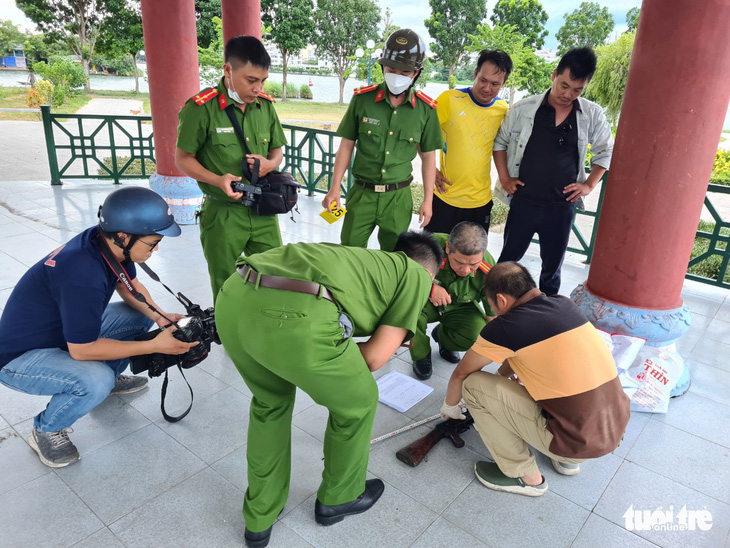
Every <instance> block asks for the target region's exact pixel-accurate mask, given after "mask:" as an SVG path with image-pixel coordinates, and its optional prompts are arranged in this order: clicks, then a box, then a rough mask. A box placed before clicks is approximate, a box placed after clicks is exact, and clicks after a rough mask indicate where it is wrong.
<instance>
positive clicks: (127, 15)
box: [97, 1, 144, 93]
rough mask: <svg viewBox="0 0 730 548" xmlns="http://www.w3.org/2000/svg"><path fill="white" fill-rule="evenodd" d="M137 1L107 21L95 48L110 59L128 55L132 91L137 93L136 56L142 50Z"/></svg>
mask: <svg viewBox="0 0 730 548" xmlns="http://www.w3.org/2000/svg"><path fill="white" fill-rule="evenodd" d="M140 9H141V8H140V4H139V1H137V2H131V3H129V4H126V5H125V6H123V7H122V9H121V10H120V11H119V12H118V13H116V15H115V16H114V17H112V18H110V19H109V21H108V22H107V23H106V26H105V27H104V32H103V33H102V34H101V35H100V36H99V41H98V43H97V48H98V49H99V51H101V52H102V53H103V54H106V55H109V56H112V57H121V56H125V55H130V56H131V57H132V65H133V66H134V91H135V92H137V93H139V69H137V54H138V53H139V52H140V51H142V50H143V49H144V40H143V38H142V14H141V12H140Z"/></svg>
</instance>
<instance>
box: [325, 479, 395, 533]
mask: <svg viewBox="0 0 730 548" xmlns="http://www.w3.org/2000/svg"><path fill="white" fill-rule="evenodd" d="M384 490H385V485H383V482H382V481H381V480H379V479H371V480H367V481H366V482H365V491H364V492H363V494H362V495H360V496H359V497H357V498H356V499H355V500H351V501H350V502H345V503H343V504H333V505H331V506H330V505H327V504H322V503H321V502H319V499H317V502H316V503H315V505H314V519H315V520H316V521H317V523H319V524H320V525H332V524H335V523H338V522H340V521H342V520H343V519H345V516H351V515H353V514H361V513H363V512H365V511H367V510H369V509H370V507H372V505H373V504H375V503H376V502H378V499H379V498H380V495H382V494H383V491H384Z"/></svg>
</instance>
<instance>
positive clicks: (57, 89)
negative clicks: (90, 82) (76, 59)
mask: <svg viewBox="0 0 730 548" xmlns="http://www.w3.org/2000/svg"><path fill="white" fill-rule="evenodd" d="M33 72H35V73H36V74H38V75H39V76H40V77H41V78H44V79H46V80H50V81H51V82H53V88H54V90H53V104H54V106H57V107H58V106H61V105H62V104H63V103H64V101H65V100H66V95H67V94H68V93H69V92H70V91H71V90H73V89H76V88H80V87H82V86H83V85H84V83H86V75H85V74H84V70H83V69H82V68H81V67H80V66H79V65H75V64H74V63H72V62H71V61H69V60H67V59H63V58H60V57H56V58H53V59H51V60H50V62H49V64H46V63H45V62H44V61H40V62H38V63H33Z"/></svg>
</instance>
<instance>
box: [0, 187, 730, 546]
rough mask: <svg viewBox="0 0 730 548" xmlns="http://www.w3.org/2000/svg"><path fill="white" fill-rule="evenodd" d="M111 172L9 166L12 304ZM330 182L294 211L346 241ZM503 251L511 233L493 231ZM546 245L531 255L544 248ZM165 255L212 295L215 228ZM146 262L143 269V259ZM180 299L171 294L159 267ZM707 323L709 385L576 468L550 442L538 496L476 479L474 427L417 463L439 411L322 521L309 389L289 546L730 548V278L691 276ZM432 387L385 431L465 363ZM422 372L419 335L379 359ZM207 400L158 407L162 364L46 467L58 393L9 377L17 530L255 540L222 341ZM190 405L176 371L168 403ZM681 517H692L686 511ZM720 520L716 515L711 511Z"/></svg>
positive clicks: (698, 385) (165, 541)
mask: <svg viewBox="0 0 730 548" xmlns="http://www.w3.org/2000/svg"><path fill="white" fill-rule="evenodd" d="M110 190H112V187H111V186H110V185H109V184H101V183H84V184H81V183H78V184H67V185H65V186H64V187H63V188H50V187H49V185H47V184H42V183H33V182H3V183H0V236H1V237H0V307H2V306H4V304H5V302H6V300H7V298H8V295H9V294H10V291H11V289H12V287H13V285H14V284H15V283H16V282H17V280H18V278H19V277H20V276H21V275H22V274H23V273H24V272H25V270H26V269H27V268H28V267H29V266H30V265H32V264H33V263H34V262H35V261H37V260H38V259H40V258H41V257H42V256H44V255H45V254H47V253H48V252H49V251H51V250H52V249H54V248H55V247H57V246H58V244H59V243H61V242H64V241H65V240H67V239H69V238H70V237H72V236H73V235H74V234H75V233H76V232H78V231H80V230H82V229H84V228H86V227H87V226H91V225H92V224H94V223H95V221H96V208H97V206H98V204H100V203H101V202H102V200H103V198H104V196H105V195H106V194H107V193H108V192H109V191H110ZM318 204H319V199H318V198H306V197H303V198H302V199H301V206H300V209H301V211H302V214H301V215H300V216H298V217H297V222H296V224H295V223H292V222H290V221H289V220H286V219H285V218H283V217H282V218H281V227H282V231H283V235H284V241H285V242H286V243H288V242H295V241H337V240H338V234H337V228H338V227H337V226H335V227H334V228H332V227H329V226H328V225H326V224H325V223H324V222H323V221H322V220H321V219H320V218H319V217H318V216H317V212H318V211H319V206H318ZM491 240H492V241H491V243H490V246H489V248H490V251H491V252H492V254H493V255H495V256H497V255H498V253H499V248H500V246H501V240H502V237H501V235H493V236H492V238H491ZM534 251H535V250H534V249H532V250H531V255H529V256H528V257H526V259H525V263H526V264H527V265H528V267H529V268H530V269H531V270H532V271H533V272H535V271H537V269H539V259H538V258H537V255H536V254H535V252H534ZM150 265H151V266H152V268H153V269H154V270H156V271H157V272H158V274H160V275H161V276H162V278H163V280H164V281H165V282H166V283H167V284H168V285H170V286H172V287H173V288H174V289H175V290H179V291H182V292H184V293H185V294H187V295H188V297H190V298H191V299H192V300H194V301H197V302H199V303H200V304H202V305H204V306H209V305H210V304H211V295H210V290H209V286H208V279H207V274H206V266H205V263H204V261H203V256H202V252H201V249H200V244H199V241H198V229H197V227H195V226H187V227H185V228H184V230H183V234H182V236H181V237H179V238H166V239H165V241H164V242H163V244H162V246H161V249H160V251H159V252H158V253H157V254H156V256H155V257H154V258H153V259H152V260H150ZM586 275H587V267H585V266H584V265H582V264H581V263H580V262H579V258H577V257H569V259H568V264H566V266H565V269H564V282H563V288H564V292H565V293H566V294H567V293H569V292H570V291H571V290H572V288H573V287H575V285H576V284H578V283H580V282H582V281H583V280H584V279H585V277H586ZM140 276H141V278H142V279H145V275H144V274H140ZM145 283H146V284H147V286H148V288H149V289H150V290H151V291H152V292H153V295H154V297H155V298H156V299H157V300H158V302H159V303H160V304H162V305H163V306H170V305H171V304H172V302H173V301H172V297H171V296H169V295H168V294H167V293H165V292H164V289H162V287H161V286H159V285H158V284H156V283H154V282H152V281H151V280H146V279H145ZM683 296H684V299H685V302H686V303H687V304H688V305H689V306H690V308H691V309H692V312H693V326H692V328H691V329H690V331H689V333H688V334H687V335H686V336H685V337H684V338H683V339H682V341H681V342H680V345H679V347H680V350H681V352H682V353H683V355H684V356H685V357H686V358H687V359H688V363H689V366H690V368H691V372H692V388H691V389H690V391H689V393H687V394H686V395H685V396H683V397H682V398H680V399H677V400H673V401H672V402H671V405H670V410H669V413H667V414H666V415H647V414H634V415H633V416H632V418H631V422H630V423H629V428H628V431H627V433H626V436H625V439H624V442H623V443H622V445H621V447H620V448H619V449H618V450H616V451H615V452H614V453H613V454H611V455H608V456H606V457H603V458H601V459H598V460H595V461H592V462H589V463H587V464H585V465H583V467H582V471H581V474H580V475H579V476H577V477H564V476H559V475H558V474H556V473H555V472H553V470H552V468H551V467H550V465H549V463H548V462H547V460H546V459H545V458H542V457H539V462H540V465H541V468H542V472H543V474H544V475H545V476H546V478H547V480H548V482H549V484H550V491H549V493H548V494H547V495H546V496H544V497H541V498H537V499H530V498H527V497H518V496H514V495H509V494H503V493H497V492H493V491H490V490H488V489H486V488H484V487H483V486H482V485H481V484H479V483H478V482H477V481H475V479H474V473H473V464H474V462H475V461H476V460H479V459H483V458H485V457H488V452H487V450H486V449H485V447H484V445H483V444H482V442H481V440H480V439H479V437H478V435H477V434H476V432H475V431H474V430H473V429H472V430H470V431H469V432H468V433H466V434H465V435H464V439H465V441H466V447H464V448H462V449H456V448H454V447H452V446H451V445H450V444H449V443H448V442H442V443H440V444H439V445H438V446H437V447H436V448H435V449H434V450H433V451H432V452H431V454H430V455H429V459H428V461H427V462H424V463H423V464H421V465H420V466H419V467H417V468H409V467H407V466H405V465H404V464H402V463H401V462H400V461H398V460H397V459H396V458H395V451H396V450H397V449H398V448H400V447H401V446H404V445H406V444H407V443H410V442H411V441H413V440H414V439H416V438H417V437H420V436H422V435H424V434H425V432H426V428H428V427H423V428H420V429H416V430H413V431H410V432H408V433H406V434H402V435H401V436H397V437H395V438H391V439H389V440H387V441H385V442H382V443H381V444H379V445H376V446H375V447H374V448H373V450H372V453H371V458H370V467H369V469H370V473H371V474H372V476H377V477H379V478H382V479H383V481H385V483H386V492H385V494H384V495H383V498H382V499H381V501H380V502H378V504H377V505H376V506H375V507H373V509H372V510H370V511H369V512H367V513H365V514H362V515H359V516H355V517H351V518H348V519H346V520H345V521H344V522H342V523H341V524H338V525H335V526H333V527H328V528H324V527H319V526H317V525H316V524H315V522H314V520H313V509H314V500H315V493H316V489H317V486H318V484H319V478H320V474H321V471H322V460H321V458H322V435H323V432H324V426H325V421H326V418H327V413H326V410H324V409H323V408H321V407H319V406H318V405H316V404H315V403H314V402H313V401H312V400H311V399H310V398H309V397H308V396H307V395H306V394H303V393H299V394H298V401H297V405H296V407H295V410H294V413H295V416H294V421H293V422H294V424H293V427H292V430H293V436H292V439H293V442H292V445H293V459H292V461H293V462H292V483H291V492H290V493H289V502H288V504H287V506H286V508H285V509H284V511H283V512H282V515H281V518H280V519H279V521H278V522H277V524H276V525H275V527H274V531H273V536H272V542H271V546H272V547H277V546H282V547H298V546H322V547H325V546H327V547H354V546H378V547H380V546H387V547H401V546H402V547H406V546H417V547H440V546H444V547H446V546H455V545H458V546H469V547H471V546H492V547H501V546H519V547H523V546H540V547H541V548H548V547H568V546H574V547H594V546H652V545H658V546H681V547H683V548H686V547H690V546H702V547H705V546H707V547H721V548H722V547H725V548H730V539H728V531H729V530H730V434H729V433H728V432H730V430H728V424H730V298H728V292H727V291H723V290H719V289H713V288H711V287H709V286H704V285H701V284H695V283H686V284H685V290H684V293H683ZM434 359H435V374H434V376H433V377H432V378H431V379H430V380H429V381H427V384H429V385H430V386H432V387H433V388H434V391H433V393H432V394H431V395H430V396H429V397H428V398H427V399H426V400H425V401H424V402H422V403H421V404H419V405H417V406H416V407H415V408H413V409H411V410H410V411H409V412H408V413H405V414H401V413H398V412H396V411H394V410H392V409H390V408H387V407H385V406H382V405H381V406H380V408H379V409H378V413H377V416H376V419H375V428H374V435H380V434H383V433H386V432H390V431H392V430H395V429H396V428H398V427H400V426H403V425H406V424H408V423H410V422H412V421H414V420H416V419H418V418H423V417H427V416H430V415H433V414H435V413H436V412H437V411H438V408H439V406H440V404H441V401H442V399H443V397H444V392H445V389H446V384H447V380H448V377H449V374H450V372H451V370H452V366H450V365H449V364H447V363H446V362H443V361H442V360H440V358H438V353H434ZM391 370H397V371H401V372H403V373H410V362H409V359H408V354H407V353H406V352H403V351H401V352H399V353H398V355H397V356H396V357H394V358H393V359H392V360H391V361H390V363H389V364H388V365H387V366H386V367H384V368H383V370H381V371H379V372H378V373H377V374H376V375H377V376H380V375H382V374H384V373H387V372H388V371H391ZM188 377H189V379H190V382H191V384H192V386H193V387H194V389H195V405H194V406H193V409H192V412H191V413H190V415H189V416H188V417H186V418H185V419H184V420H182V421H181V422H179V423H176V424H169V423H167V422H165V421H164V420H163V419H162V417H161V415H160V410H159V397H160V385H161V382H160V379H159V378H158V379H153V380H152V381H151V387H150V389H149V390H146V391H144V392H141V393H138V394H132V395H128V396H122V397H114V396H112V397H110V398H108V399H107V400H106V401H105V402H104V403H102V404H101V405H100V406H99V407H97V408H96V409H94V410H93V411H92V412H91V413H90V414H89V415H88V416H86V417H84V418H83V419H81V420H79V421H78V422H77V424H76V425H75V426H74V432H73V434H72V439H73V440H74V442H75V443H76V445H77V446H78V448H79V450H80V452H81V455H82V459H81V461H80V462H78V463H77V464H74V465H73V466H70V467H68V468H64V469H59V470H51V469H49V468H46V467H45V466H43V465H42V464H41V463H40V462H39V461H38V459H37V458H36V456H35V454H34V453H33V451H32V450H31V449H30V448H29V447H28V445H27V443H26V441H25V437H26V436H27V434H28V432H29V430H30V428H31V425H32V417H33V416H34V415H35V414H36V413H38V412H39V411H40V410H41V409H42V408H43V406H44V405H45V399H44V398H39V397H33V396H26V395H23V394H20V393H18V392H14V391H11V390H8V389H5V388H4V387H0V470H2V473H0V545H1V546H3V547H5V546H10V547H15V546H18V547H19V546H44V547H45V546H88V547H94V548H96V547H107V546H109V547H112V546H154V547H160V546H174V547H181V546H185V547H187V546H190V547H199V546H206V547H208V546H211V547H212V546H221V547H228V546H240V545H242V544H243V525H244V524H243V519H242V516H241V504H242V499H243V491H244V490H245V487H246V479H245V474H246V461H245V452H246V427H247V423H248V404H249V402H250V396H251V394H250V392H249V391H248V389H247V388H246V386H245V384H244V383H243V381H242V380H241V378H240V377H239V375H238V373H237V372H236V371H235V369H234V367H233V365H232V364H231V362H230V360H228V358H227V357H226V355H225V353H224V352H223V350H222V348H220V347H216V348H215V349H214V350H213V352H212V353H211V356H210V357H209V358H208V359H207V360H206V361H204V362H203V363H202V364H201V365H200V366H199V367H197V368H194V369H191V370H189V375H188ZM186 404H187V391H186V387H185V385H184V384H183V383H182V380H181V379H179V378H178V376H177V375H174V374H173V379H172V382H171V387H170V394H169V397H168V410H170V411H175V410H180V409H182V408H184V407H185V406H186ZM683 508H686V510H687V511H707V512H709V513H710V514H711V519H712V521H711V527H710V528H709V529H708V530H706V531H703V530H700V529H699V528H698V527H694V530H685V531H677V530H658V531H654V530H650V531H643V530H642V531H629V530H628V529H627V526H626V518H625V516H627V515H631V514H632V512H635V511H638V512H640V514H641V515H643V512H644V511H646V512H649V511H654V510H657V509H661V510H662V511H666V510H670V509H671V510H672V511H673V512H674V514H675V515H677V514H679V513H680V511H681V510H682V509H683ZM675 523H677V521H676V520H675ZM705 528H707V527H706V526H705Z"/></svg>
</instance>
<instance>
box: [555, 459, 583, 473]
mask: <svg viewBox="0 0 730 548" xmlns="http://www.w3.org/2000/svg"><path fill="white" fill-rule="evenodd" d="M550 462H551V463H552V465H553V468H555V471H556V472H557V473H558V474H562V475H563V476H577V475H578V474H580V464H571V463H569V462H560V461H559V460H555V459H550Z"/></svg>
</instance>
